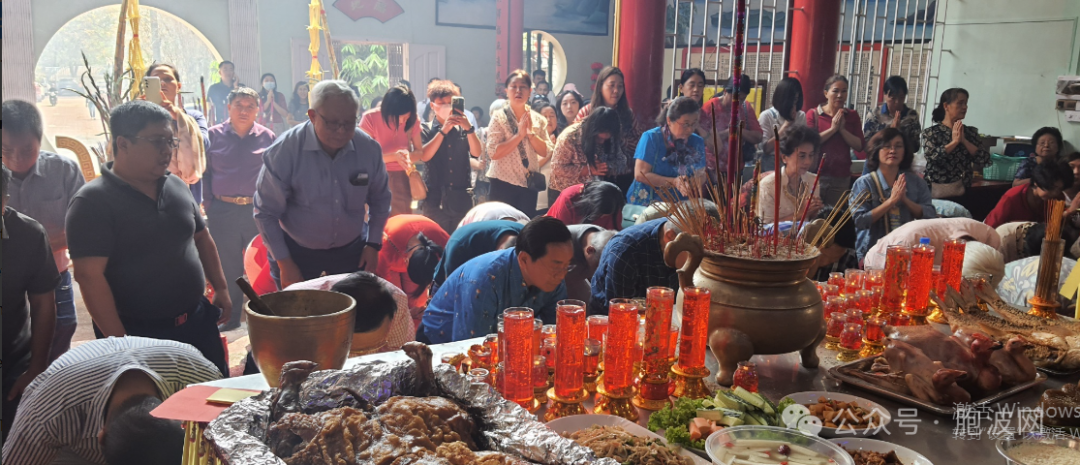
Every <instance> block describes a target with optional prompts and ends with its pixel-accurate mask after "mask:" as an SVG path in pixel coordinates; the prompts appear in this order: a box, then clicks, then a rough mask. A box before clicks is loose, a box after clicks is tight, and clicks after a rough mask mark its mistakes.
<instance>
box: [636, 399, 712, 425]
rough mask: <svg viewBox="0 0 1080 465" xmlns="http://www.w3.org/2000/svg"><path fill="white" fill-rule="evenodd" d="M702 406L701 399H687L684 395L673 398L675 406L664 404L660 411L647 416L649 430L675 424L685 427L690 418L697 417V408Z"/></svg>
mask: <svg viewBox="0 0 1080 465" xmlns="http://www.w3.org/2000/svg"><path fill="white" fill-rule="evenodd" d="M701 408H704V403H703V402H702V400H694V399H687V398H685V397H682V398H679V399H675V408H671V406H664V408H662V409H660V411H658V412H656V413H653V414H652V416H651V417H649V430H650V431H653V432H655V431H658V430H662V429H668V428H672V427H675V426H683V427H687V425H689V424H690V420H693V419H694V418H695V417H697V411H698V409H701Z"/></svg>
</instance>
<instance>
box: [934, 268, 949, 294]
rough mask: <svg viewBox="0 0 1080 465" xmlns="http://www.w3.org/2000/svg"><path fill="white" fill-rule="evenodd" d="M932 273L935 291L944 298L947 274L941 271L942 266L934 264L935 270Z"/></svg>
mask: <svg viewBox="0 0 1080 465" xmlns="http://www.w3.org/2000/svg"><path fill="white" fill-rule="evenodd" d="M932 273H933V276H934V293H935V294H937V296H938V298H940V299H944V298H945V286H946V284H945V275H943V274H942V273H941V266H939V265H934V271H933V272H932Z"/></svg>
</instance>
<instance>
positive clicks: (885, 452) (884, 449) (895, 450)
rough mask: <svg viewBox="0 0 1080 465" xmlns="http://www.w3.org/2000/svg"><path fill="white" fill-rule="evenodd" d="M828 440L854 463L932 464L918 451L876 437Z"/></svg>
mask: <svg viewBox="0 0 1080 465" xmlns="http://www.w3.org/2000/svg"><path fill="white" fill-rule="evenodd" d="M830 441H831V442H832V443H833V444H836V445H839V446H840V447H842V448H843V449H844V451H845V452H847V453H848V454H849V455H851V458H852V459H853V460H855V465H934V464H933V463H932V462H930V460H929V459H927V458H926V457H923V455H922V454H920V453H918V452H915V451H913V450H911V449H908V448H907V447H902V446H898V445H896V444H891V443H888V442H885V441H879V440H877V439H866V438H836V439H831V440H830Z"/></svg>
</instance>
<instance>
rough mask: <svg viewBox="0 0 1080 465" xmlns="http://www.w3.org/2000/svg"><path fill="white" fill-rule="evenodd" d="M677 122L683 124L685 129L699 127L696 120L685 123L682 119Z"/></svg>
mask: <svg viewBox="0 0 1080 465" xmlns="http://www.w3.org/2000/svg"><path fill="white" fill-rule="evenodd" d="M675 124H678V125H679V126H682V128H683V129H694V128H696V127H697V124H698V122H697V121H694V122H693V123H684V122H682V121H676V122H675Z"/></svg>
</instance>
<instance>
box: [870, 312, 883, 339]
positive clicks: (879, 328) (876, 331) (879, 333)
mask: <svg viewBox="0 0 1080 465" xmlns="http://www.w3.org/2000/svg"><path fill="white" fill-rule="evenodd" d="M883 341H885V319H884V318H882V317H880V316H872V317H870V319H869V320H866V342H870V343H874V344H880V343H882V342H883Z"/></svg>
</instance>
